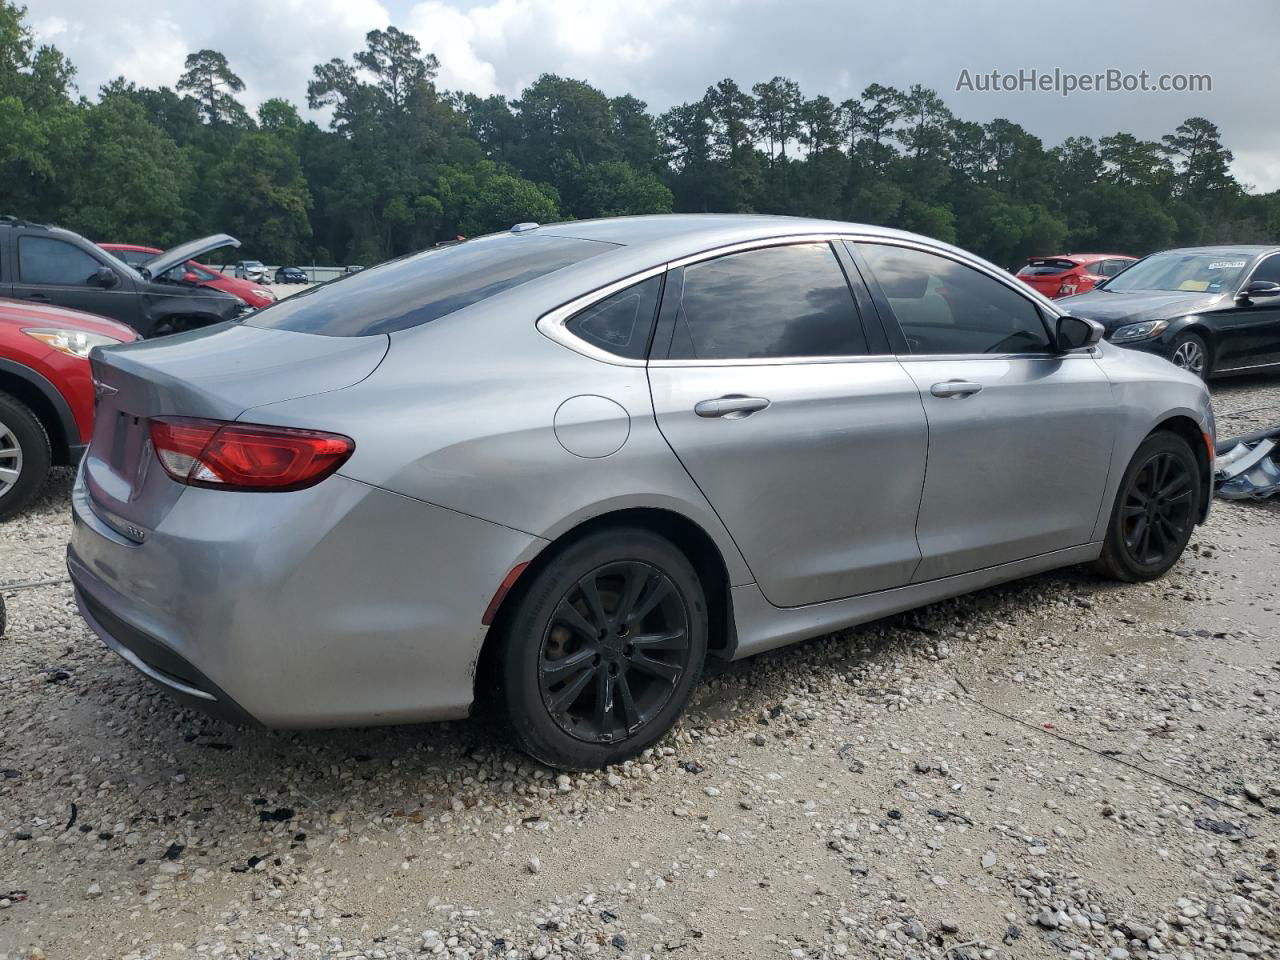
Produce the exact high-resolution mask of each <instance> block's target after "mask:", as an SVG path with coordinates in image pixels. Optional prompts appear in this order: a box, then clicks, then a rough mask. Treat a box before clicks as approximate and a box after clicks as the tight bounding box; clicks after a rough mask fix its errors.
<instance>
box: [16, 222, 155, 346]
mask: <svg viewBox="0 0 1280 960" xmlns="http://www.w3.org/2000/svg"><path fill="white" fill-rule="evenodd" d="M15 259H16V260H17V264H18V271H17V276H15V277H14V284H13V296H14V298H15V299H18V300H32V301H35V302H37V303H53V304H57V305H58V306H60V307H70V308H71V309H73V310H84V311H85V312H87V313H96V314H98V315H99V316H102V317H110V318H111V319H113V320H119V321H120V322H121V323H127V324H129V325H131V326H133V325H135V324H136V322H137V319H138V297H137V294H136V292H135V290H134V285H133V280H132V279H131V278H130V277H127V276H121V275H120V274H119V273H118V272H115V271H114V268H113V275H114V276H115V278H116V279H115V285H114V286H104V285H103V284H102V282H101V281H100V280H99V279H98V271H99V270H100V269H101V268H103V267H107V266H109V265H108V264H107V263H106V262H105V261H102V260H99V259H97V258H96V257H94V256H93V255H92V254H90V253H89V252H88V251H87V250H85V249H83V248H82V247H80V246H79V245H77V244H74V243H71V242H69V241H67V240H63V239H61V238H60V237H51V236H42V235H40V234H33V235H29V236H22V235H19V236H18V242H17V256H16V258H15Z"/></svg>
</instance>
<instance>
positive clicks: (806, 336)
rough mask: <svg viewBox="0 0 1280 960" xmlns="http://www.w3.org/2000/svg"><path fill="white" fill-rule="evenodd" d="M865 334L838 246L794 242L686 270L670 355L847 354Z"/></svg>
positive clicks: (862, 343)
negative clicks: (839, 255) (837, 254)
mask: <svg viewBox="0 0 1280 960" xmlns="http://www.w3.org/2000/svg"><path fill="white" fill-rule="evenodd" d="M866 352H867V341H866V337H865V336H864V334H863V331H862V326H861V323H860V322H859V318H858V312H857V307H856V305H855V304H854V300H853V293H852V292H851V291H850V289H849V284H848V281H847V280H846V279H845V275H844V270H843V269H842V268H841V266H840V261H839V260H838V259H836V255H835V251H833V250H832V249H831V247H830V245H829V244H826V243H797V244H790V245H787V246H779V247H766V248H763V249H760V250H748V251H746V252H744V253H734V254H729V255H727V256H723V257H717V258H716V259H714V260H705V261H702V262H701V263H695V264H692V265H690V266H688V267H685V269H684V285H683V291H682V293H681V299H680V309H679V311H678V312H677V315H676V327H675V332H674V335H673V337H672V341H671V352H670V356H671V357H672V358H673V359H689V360H695V359H696V360H739V359H755V358H783V357H795V358H804V357H844V356H854V355H858V354H865V353H866Z"/></svg>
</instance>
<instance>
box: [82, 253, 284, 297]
mask: <svg viewBox="0 0 1280 960" xmlns="http://www.w3.org/2000/svg"><path fill="white" fill-rule="evenodd" d="M98 246H100V247H101V248H102V249H103V250H110V251H111V252H112V253H114V254H115V255H116V256H117V257H119V258H120V259H121V260H123V261H124V262H125V263H127V264H128V265H129V266H131V267H140V266H142V265H143V264H145V263H146V262H147V261H148V260H150V259H151V258H152V257H154V256H157V255H158V254H161V253H163V252H164V251H163V250H159V249H157V248H156V247H140V246H138V245H137V244H133V243H100V244H98ZM183 266H184V272H183V275H182V279H183V280H186V281H187V282H188V283H194V284H196V285H198V286H201V287H213V288H214V289H215V290H222V291H223V292H225V293H229V294H231V295H232V296H235V297H239V298H240V299H241V300H243V301H244V302H245V303H247V304H248V305H249V306H251V307H253V308H254V309H255V310H261V309H262V308H263V307H269V306H271V304H273V303H275V302H276V295H275V294H274V293H272V292H271V291H270V290H268V289H267V288H266V287H265V286H263V285H262V284H260V283H250V282H249V281H248V280H240V279H238V278H236V277H230V276H227V275H226V274H224V273H222V272H221V271H219V270H215V269H214V268H213V267H206V266H205V265H204V264H203V263H196V262H195V261H194V260H188V261H187V262H186V263H185V264H184V265H183ZM174 270H175V271H176V270H177V268H176V267H175V268H174Z"/></svg>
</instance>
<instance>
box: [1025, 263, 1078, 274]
mask: <svg viewBox="0 0 1280 960" xmlns="http://www.w3.org/2000/svg"><path fill="white" fill-rule="evenodd" d="M1074 266H1075V263H1074V262H1073V261H1071V260H1030V261H1028V262H1027V265H1026V266H1025V267H1023V268H1022V269H1021V270H1019V271H1018V276H1020V277H1052V276H1054V275H1055V274H1058V273H1066V272H1067V271H1068V270H1070V269H1072V268H1073V267H1074Z"/></svg>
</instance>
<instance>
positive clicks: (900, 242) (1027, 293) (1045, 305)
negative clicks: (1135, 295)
mask: <svg viewBox="0 0 1280 960" xmlns="http://www.w3.org/2000/svg"><path fill="white" fill-rule="evenodd" d="M856 241H857V242H859V243H878V244H884V245H886V246H891V247H907V248H909V249H911V250H919V251H920V252H921V253H932V254H933V255H934V256H936V257H943V258H945V259H947V260H951V261H953V262H955V263H958V264H960V265H961V266H963V267H968V268H969V269H970V270H976V271H977V272H978V273H981V274H984V275H985V276H988V277H990V278H991V279H992V280H995V281H996V282H997V283H1001V284H1004V285H1005V286H1006V287H1008V288H1009V289H1010V290H1012V291H1013V292H1014V293H1016V294H1017V295H1018V296H1020V297H1022V298H1023V299H1024V300H1029V301H1030V302H1031V303H1032V305H1033V306H1035V307H1037V308H1039V309H1041V310H1045V311H1047V312H1048V313H1049V315H1050V316H1051V317H1053V319H1055V320H1056V319H1058V318H1060V317H1063V316H1066V311H1064V310H1060V309H1059V308H1058V307H1056V306H1054V303H1053V301H1052V300H1050V299H1049V298H1048V297H1046V296H1044V295H1043V294H1041V293H1039V292H1037V291H1036V290H1033V289H1032V288H1031V287H1029V286H1027V284H1025V283H1023V282H1022V281H1021V280H1019V279H1017V278H1016V277H1014V276H1013V275H1012V274H1009V273H1005V271H1003V270H995V269H992V268H991V267H988V266H987V265H986V264H983V263H978V262H975V261H973V260H970V259H968V258H967V257H965V256H962V255H958V254H957V253H955V252H953V251H951V250H944V249H942V248H941V247H934V246H930V245H929V244H927V243H918V242H916V241H914V240H907V239H905V238H900V237H876V236H870V237H867V236H859V237H857V238H856Z"/></svg>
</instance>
